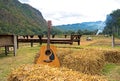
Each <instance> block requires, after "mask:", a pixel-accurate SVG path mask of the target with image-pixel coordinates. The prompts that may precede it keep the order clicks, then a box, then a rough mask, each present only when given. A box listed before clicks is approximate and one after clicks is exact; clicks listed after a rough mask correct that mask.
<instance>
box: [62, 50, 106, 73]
mask: <svg viewBox="0 0 120 81" xmlns="http://www.w3.org/2000/svg"><path fill="white" fill-rule="evenodd" d="M66 53H67V54H60V61H61V66H62V67H66V68H69V69H72V70H75V71H79V72H82V73H86V74H92V75H94V74H99V73H100V72H101V70H102V68H103V66H104V64H105V58H104V54H103V52H101V51H100V50H96V49H80V50H79V51H77V50H76V52H75V50H74V53H73V52H69V51H67V52H66Z"/></svg>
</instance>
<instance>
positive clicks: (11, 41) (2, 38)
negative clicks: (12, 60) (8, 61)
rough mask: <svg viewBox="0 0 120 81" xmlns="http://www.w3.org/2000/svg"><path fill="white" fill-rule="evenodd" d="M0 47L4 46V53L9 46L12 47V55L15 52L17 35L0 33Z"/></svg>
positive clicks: (6, 52)
mask: <svg viewBox="0 0 120 81" xmlns="http://www.w3.org/2000/svg"><path fill="white" fill-rule="evenodd" d="M0 47H4V48H5V54H6V55H7V54H8V49H9V47H13V48H14V56H15V55H16V53H17V36H16V35H0Z"/></svg>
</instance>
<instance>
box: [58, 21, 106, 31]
mask: <svg viewBox="0 0 120 81" xmlns="http://www.w3.org/2000/svg"><path fill="white" fill-rule="evenodd" d="M104 26H105V25H104V22H102V21H96V22H83V23H76V24H67V25H59V26H56V28H58V29H61V30H64V31H68V30H73V31H77V30H79V29H80V30H89V31H94V30H103V29H104Z"/></svg>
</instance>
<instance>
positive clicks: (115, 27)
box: [103, 9, 120, 47]
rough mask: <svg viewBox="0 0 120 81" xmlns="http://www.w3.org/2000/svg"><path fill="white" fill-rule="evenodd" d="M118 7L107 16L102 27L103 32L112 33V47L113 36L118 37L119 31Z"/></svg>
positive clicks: (119, 14)
mask: <svg viewBox="0 0 120 81" xmlns="http://www.w3.org/2000/svg"><path fill="white" fill-rule="evenodd" d="M119 30H120V9H117V10H115V11H113V12H112V13H111V14H109V15H108V16H107V19H106V27H105V29H104V31H103V32H104V33H105V34H109V35H112V47H114V44H115V37H119V35H120V33H119Z"/></svg>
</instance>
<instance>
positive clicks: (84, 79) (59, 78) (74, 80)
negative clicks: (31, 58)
mask: <svg viewBox="0 0 120 81" xmlns="http://www.w3.org/2000/svg"><path fill="white" fill-rule="evenodd" d="M8 81H107V80H105V79H104V78H103V77H102V76H91V75H86V74H82V73H79V72H76V71H72V70H71V69H66V68H53V67H50V66H46V65H36V64H34V65H22V66H21V67H19V68H17V69H14V70H13V72H12V73H11V74H10V75H9V77H8Z"/></svg>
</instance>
